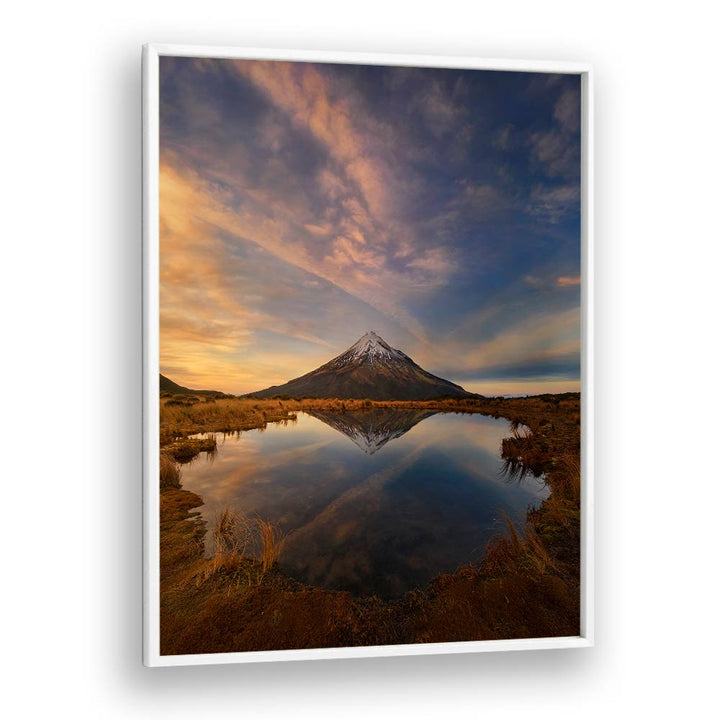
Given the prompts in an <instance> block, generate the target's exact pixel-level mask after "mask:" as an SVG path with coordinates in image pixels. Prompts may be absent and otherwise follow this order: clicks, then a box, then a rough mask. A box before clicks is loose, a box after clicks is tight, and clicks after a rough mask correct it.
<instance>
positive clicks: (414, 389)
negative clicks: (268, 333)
mask: <svg viewBox="0 0 720 720" xmlns="http://www.w3.org/2000/svg"><path fill="white" fill-rule="evenodd" d="M276 395H287V396H289V397H316V398H340V399H352V398H356V399H358V398H359V399H364V398H367V399H370V400H432V399H435V398H440V397H477V396H476V395H474V394H473V393H469V392H467V390H465V389H464V388H462V387H460V385H456V384H455V383H453V382H450V381H449V380H445V379H443V378H440V377H437V376H436V375H432V374H431V373H429V372H428V371H427V370H423V369H422V368H421V367H420V366H419V365H418V364H417V363H415V362H414V361H413V360H412V359H411V358H409V357H408V356H407V355H406V354H405V353H404V352H402V351H400V350H396V349H395V348H393V347H390V345H388V344H387V343H386V342H385V341H384V340H383V339H382V338H381V337H380V336H379V335H378V334H377V333H375V332H373V331H372V330H371V331H370V332H367V333H365V335H363V336H362V337H361V338H360V339H359V340H358V341H357V342H356V343H355V344H354V345H352V346H351V347H350V348H348V349H347V350H346V351H345V352H344V353H342V354H341V355H338V356H337V357H336V358H334V359H333V360H330V362H328V363H326V364H325V365H323V366H321V367H319V368H317V370H313V371H312V372H309V373H307V374H306V375H303V376H302V377H299V378H295V379H294V380H290V382H287V383H285V384H284V385H273V386H272V387H269V388H266V389H265V390H260V391H258V392H253V393H248V397H255V398H271V397H275V396H276Z"/></svg>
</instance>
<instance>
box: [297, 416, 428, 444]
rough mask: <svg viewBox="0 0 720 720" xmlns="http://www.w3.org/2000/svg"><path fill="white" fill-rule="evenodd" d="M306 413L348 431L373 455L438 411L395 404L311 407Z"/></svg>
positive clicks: (332, 426)
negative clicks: (367, 407)
mask: <svg viewBox="0 0 720 720" xmlns="http://www.w3.org/2000/svg"><path fill="white" fill-rule="evenodd" d="M307 413H308V415H312V416H313V417H316V418H317V419H318V420H322V421H323V422H324V423H325V424H326V425H329V426H330V427H331V428H334V429H335V430H337V431H338V432H341V433H342V434H343V435H347V436H348V437H349V438H350V439H351V440H352V441H353V442H354V443H355V444H356V445H357V446H358V447H359V448H360V449H361V450H362V451H363V452H364V453H365V454H367V455H374V454H375V453H376V452H377V451H378V450H379V449H380V448H381V447H383V445H385V444H386V443H388V442H390V440H395V438H399V437H400V436H401V435H404V434H405V433H406V432H407V431H408V430H410V429H411V428H413V427H415V425H417V424H418V423H419V422H421V421H422V420H425V419H426V418H429V417H431V416H432V415H435V412H434V411H433V410H399V409H395V408H373V409H372V410H353V411H350V412H344V413H333V412H326V411H324V410H308V411H307Z"/></svg>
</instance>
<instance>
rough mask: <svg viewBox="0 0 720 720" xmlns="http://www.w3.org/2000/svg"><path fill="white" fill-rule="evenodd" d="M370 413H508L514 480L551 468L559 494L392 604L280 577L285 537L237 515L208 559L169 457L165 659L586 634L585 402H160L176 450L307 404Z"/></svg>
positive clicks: (167, 437) (164, 489)
mask: <svg viewBox="0 0 720 720" xmlns="http://www.w3.org/2000/svg"><path fill="white" fill-rule="evenodd" d="M368 406H369V407H394V408H413V409H426V410H434V411H437V412H470V413H483V414H486V415H492V416H494V417H501V416H502V417H506V418H508V419H510V420H511V422H512V425H513V431H512V433H511V435H510V436H509V437H508V438H506V440H505V442H504V443H503V457H504V458H505V460H506V462H507V471H508V475H509V478H512V477H514V476H516V475H521V474H522V473H527V472H530V473H533V474H536V475H539V474H541V473H545V479H546V482H547V483H548V484H549V486H550V488H551V495H550V497H549V498H548V499H547V500H546V501H545V502H543V503H542V505H541V506H540V507H539V508H537V509H535V510H532V511H530V512H529V513H528V516H527V521H526V525H525V527H524V528H522V530H519V529H518V528H516V527H515V526H514V525H513V523H512V522H511V521H510V520H509V518H508V519H506V523H507V526H508V527H507V533H506V534H505V535H503V536H500V537H498V538H495V539H494V540H493V541H492V542H491V543H490V545H489V547H488V549H487V552H486V553H485V555H484V557H483V558H479V559H478V563H477V564H475V565H467V566H464V567H462V568H459V569H458V570H457V571H456V572H455V573H452V574H448V575H441V576H439V577H437V578H436V579H435V580H433V582H432V583H430V585H429V586H428V587H427V588H425V589H419V590H414V591H412V592H409V593H407V594H406V595H405V596H404V597H403V598H402V599H400V600H397V601H393V602H386V601H382V600H380V599H378V598H354V597H352V596H351V595H350V594H349V593H346V592H332V591H326V590H323V589H320V588H313V587H309V586H307V585H303V584H301V583H298V582H296V581H294V580H291V579H289V578H287V577H285V576H283V575H282V573H280V572H279V570H278V569H277V565H276V560H277V557H278V553H279V552H281V548H282V538H281V536H280V534H279V531H278V529H277V528H274V527H272V526H270V525H268V524H267V523H262V522H259V521H248V520H246V519H244V518H242V517H241V516H239V515H237V514H234V513H232V512H231V511H230V510H228V511H226V512H225V513H223V514H222V515H221V516H220V517H219V518H218V522H217V523H216V527H215V529H214V531H213V537H214V542H215V552H214V555H213V557H211V558H207V557H205V556H204V545H203V537H204V535H205V522H204V521H203V520H202V519H201V517H200V515H199V513H197V512H193V509H194V508H195V507H197V506H198V505H200V504H202V499H201V498H199V497H198V496H197V495H194V494H193V493H190V492H187V491H185V490H182V489H181V488H180V487H179V474H177V475H175V474H173V472H172V471H171V470H170V469H169V467H168V462H170V463H173V460H172V457H171V455H170V453H169V452H165V453H163V456H164V457H165V460H161V489H160V492H161V522H160V530H161V597H160V605H161V618H160V627H161V652H162V653H163V654H192V653H208V652H238V651H251V650H268V649H288V648H317V647H339V646H352V645H375V644H399V643H419V642H449V641H462V640H490V639H507V638H529V637H553V636H568V635H577V634H578V633H579V617H580V603H579V598H580V596H579V588H580V579H579V571H580V396H579V395H578V394H565V395H545V396H536V397H531V398H515V399H503V398H478V399H460V400H439V401H423V402H374V401H368V400H313V399H305V400H285V399H277V400H252V399H241V398H233V399H218V400H216V401H215V402H214V403H194V404H192V405H190V406H179V405H169V406H168V403H167V402H163V401H161V437H162V438H164V444H165V445H166V446H167V447H168V448H173V447H176V444H177V443H183V442H186V441H187V435H190V434H194V433H199V432H212V431H220V430H242V429H249V428H251V427H264V426H265V425H266V424H267V422H271V421H277V420H284V421H287V420H289V419H292V418H293V415H294V413H295V412H297V411H301V410H311V409H315V410H325V411H333V412H342V411H343V409H344V410H346V411H350V410H353V409H355V410H357V409H361V408H366V407H368ZM253 423H254V424H253ZM200 451H201V450H198V452H200ZM173 465H174V463H173ZM174 467H175V468H176V471H177V466H174ZM163 468H164V469H163ZM163 478H165V479H164V480H163ZM250 548H253V550H252V552H251V551H250Z"/></svg>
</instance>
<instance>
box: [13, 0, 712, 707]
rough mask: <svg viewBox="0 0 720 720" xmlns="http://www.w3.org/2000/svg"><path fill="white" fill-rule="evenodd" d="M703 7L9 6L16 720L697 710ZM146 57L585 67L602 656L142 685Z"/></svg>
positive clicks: (708, 322) (289, 666)
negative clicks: (286, 53)
mask: <svg viewBox="0 0 720 720" xmlns="http://www.w3.org/2000/svg"><path fill="white" fill-rule="evenodd" d="M711 7H712V5H711V4H710V3H703V2H699V1H693V0H688V1H687V2H684V3H672V4H671V3H657V2H652V3H651V2H648V3H641V2H637V3H633V2H628V1H627V0H626V1H625V2H613V1H612V0H605V1H604V2H577V0H570V1H567V2H564V1H554V0H546V1H545V2H537V1H532V0H530V1H527V2H499V1H497V0H496V1H495V2H493V3H481V2H479V1H478V0H473V1H471V2H453V1H452V0H446V1H445V2H436V3H419V2H417V1H415V2H402V3H401V2H396V3H392V2H390V1H389V0H384V1H379V2H377V1H375V0H365V1H364V2H362V3H359V4H357V3H342V2H337V0H335V1H334V2H320V1H318V2H312V1H311V0H308V1H306V2H292V1H286V0H271V1H268V2H262V3H257V2H256V3H247V2H242V1H240V0H233V1H232V2H222V1H220V0H204V2H186V1H185V0H174V1H173V2H169V1H167V2H148V1H147V0H123V2H116V3H90V2H86V3H84V2H78V1H77V0H68V2H64V3H50V2H40V3H35V4H23V5H20V4H16V5H13V6H8V7H6V8H5V11H4V19H3V41H2V44H1V45H0V47H1V52H2V59H3V62H2V75H3V81H2V87H1V92H2V100H3V102H2V108H3V109H2V112H1V113H0V123H2V130H3V132H2V148H3V149H2V156H0V157H1V158H2V160H1V163H2V165H1V167H2V175H1V177H2V181H3V186H4V189H3V195H2V197H3V201H4V202H3V206H4V212H3V214H2V221H3V223H2V238H3V254H2V275H1V282H0V293H2V298H1V299H2V307H3V310H4V312H3V336H4V341H5V342H4V343H3V344H4V350H3V351H2V352H1V353H0V358H1V360H0V363H1V368H0V372H1V378H2V388H3V389H2V393H1V397H2V399H3V400H4V402H3V407H2V411H0V418H1V420H0V422H1V423H2V431H3V432H2V437H3V438H4V452H3V458H2V465H1V466H2V480H3V489H4V508H3V509H4V524H3V526H2V527H3V529H4V539H5V542H4V553H3V555H4V557H3V563H2V575H3V587H4V590H3V591H2V593H1V595H0V597H1V599H2V605H3V615H2V618H3V623H2V634H1V635H0V637H1V638H2V648H3V659H4V661H5V664H6V667H7V669H6V671H5V672H4V675H3V679H4V680H5V682H6V690H5V691H4V696H3V704H4V707H5V708H6V709H7V708H11V707H12V705H13V704H14V709H12V710H11V711H10V714H9V715H8V716H12V717H43V716H46V715H49V714H51V713H56V712H58V711H60V710H61V709H64V710H65V711H66V712H68V714H69V713H72V716H73V717H76V718H88V717H92V718H95V717H104V718H134V717H154V718H155V717H173V718H184V717H192V718H197V717H210V716H218V715H224V716H227V717H235V716H245V717H263V718H265V717H269V718H275V717H277V718H279V717H293V718H295V717H297V718H304V717H312V718H316V717H324V716H330V715H333V716H336V717H342V718H345V717H348V718H356V717H357V718H360V717H362V718H366V717H383V718H384V717H417V718H437V717H446V716H447V717H469V716H477V717H480V716H483V715H485V716H490V715H493V714H495V713H501V714H502V715H503V716H505V717H507V716H510V717H515V716H521V715H522V716H523V717H533V718H545V717H552V718H557V717H567V716H568V715H569V713H573V714H574V716H576V717H589V718H596V717H597V718H601V717H602V718H605V717H613V716H614V717H625V716H630V713H633V714H635V713H642V714H643V715H646V714H649V713H650V712H652V713H654V714H660V713H663V711H665V712H668V713H669V714H671V715H676V714H677V713H679V712H682V713H683V714H684V715H685V716H687V717H693V716H707V715H708V714H709V713H710V712H711V707H712V704H713V703H714V704H715V705H717V703H715V701H714V695H715V693H714V688H713V687H712V683H713V682H714V681H715V679H716V672H715V671H716V670H717V661H716V659H715V658H716V650H715V644H716V643H717V642H718V631H717V617H716V616H717V591H716V590H714V588H715V587H716V582H715V577H714V576H715V574H716V570H717V565H718V552H717V533H716V532H715V529H714V528H715V526H716V524H717V515H718V500H719V499H720V498H719V497H718V465H717V461H718V457H717V448H718V445H719V444H720V443H718V438H717V409H718V408H719V407H720V404H719V403H718V400H719V399H720V398H719V397H718V389H717V386H718V382H717V370H718V355H717V351H716V348H717V336H718V332H717V327H716V325H715V323H716V322H717V318H716V316H717V314H718V312H717V311H718V305H719V303H718V279H717V275H718V270H717V261H718V243H719V241H720V237H719V233H718V224H717V219H716V218H717V203H718V190H719V189H720V188H719V186H718V176H717V168H718V161H720V152H719V146H718V132H717V129H718V125H720V120H719V117H718V115H719V112H718V111H719V110H720V104H719V102H718V86H719V83H718V78H717V67H718V64H717V37H716V31H717V24H716V22H715V19H714V17H713V14H712V13H711ZM145 41H155V42H168V43H169V42H185V43H198V44H208V45H209V44H215V45H245V46H265V47H279V48H280V47H293V48H301V49H331V50H332V49H336V50H338V49H342V50H356V51H397V52H402V53H430V54H432V53H435V54H447V55H451V54H457V55H476V56H484V57H508V58H531V59H554V60H582V61H590V62H591V63H593V64H594V67H595V70H596V109H597V116H596V119H597V125H596V129H597V133H596V149H597V163H596V165H597V167H596V169H597V176H596V180H597V184H596V190H597V192H596V201H597V204H596V218H597V223H596V233H597V234H596V242H597V258H596V273H597V297H596V299H597V303H596V304H597V335H596V340H597V356H596V364H597V376H596V380H597V383H596V384H597V398H596V404H597V439H596V440H597V442H596V451H597V479H596V483H597V647H596V648H594V649H591V650H580V651H579V650H574V651H552V652H535V653H508V654H502V655H492V654H490V655H476V656H447V657H415V658H393V659H382V660H352V661H348V660H346V661H332V662H313V663H281V664H271V665H259V666H225V667H202V668H175V669H156V670H147V669H144V668H143V667H141V665H140V573H139V571H140V558H141V554H140V553H141V548H140V509H139V503H140V395H139V392H140V391H139V388H140V342H139V340H140V329H139V328H140V272H139V271H140V220H139V218H140V182H139V181H140V124H139V123H140V46H141V44H142V43H143V42H145ZM716 709H717V708H716Z"/></svg>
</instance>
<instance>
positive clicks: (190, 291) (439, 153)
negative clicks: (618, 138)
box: [160, 57, 580, 394]
mask: <svg viewBox="0 0 720 720" xmlns="http://www.w3.org/2000/svg"><path fill="white" fill-rule="evenodd" d="M160 125H161V129H160V152H161V168H160V246H161V258H160V324H161V344H160V354H161V357H160V364H161V372H163V373H165V374H167V375H168V376H169V377H171V378H172V379H173V380H175V381H177V382H180V383H181V384H185V385H188V386H190V387H196V388H209V387H212V388H217V389H220V390H225V391H227V392H233V393H243V392H250V391H253V390H258V389H261V388H264V387H267V386H269V385H274V384H280V383H283V382H285V381H287V380H289V379H291V378H293V377H297V376H298V375H301V374H303V373H305V372H308V371H310V370H312V369H314V368H315V367H317V366H318V365H321V364H322V363H324V362H326V361H327V360H329V359H330V358H331V357H333V356H335V355H337V354H339V353H340V352H341V351H342V350H344V349H345V348H346V347H348V346H349V345H351V344H352V343H353V342H355V340H357V338H358V337H359V336H361V335H362V334H363V333H364V332H366V331H367V330H369V329H374V330H375V331H376V332H378V333H380V335H382V336H383V337H384V338H385V340H386V341H387V342H389V343H390V344H391V345H393V346H394V347H397V348H400V349H401V350H403V351H404V352H406V353H407V354H409V355H410V356H411V357H413V359H415V360H416V361H417V362H418V363H419V364H420V365H422V366H423V367H425V368H426V369H428V370H430V371H431V372H433V373H435V374H438V375H441V376H443V377H446V378H448V379H449V380H452V381H454V382H458V383H460V384H462V385H463V386H464V387H466V388H467V389H469V390H474V391H478V392H484V393H488V394H494V393H513V392H518V393H522V392H544V391H549V392H552V391H562V390H577V389H579V372H580V277H579V276H580V134H579V126H580V81H579V76H577V75H550V74H538V73H513V72H489V71H468V70H446V69H443V70H436V69H427V68H399V67H371V66H350V65H331V64H326V65H323V64H310V63H281V62H267V61H252V60H243V61H238V60H210V59H197V58H168V57H163V58H162V59H161V64H160Z"/></svg>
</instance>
